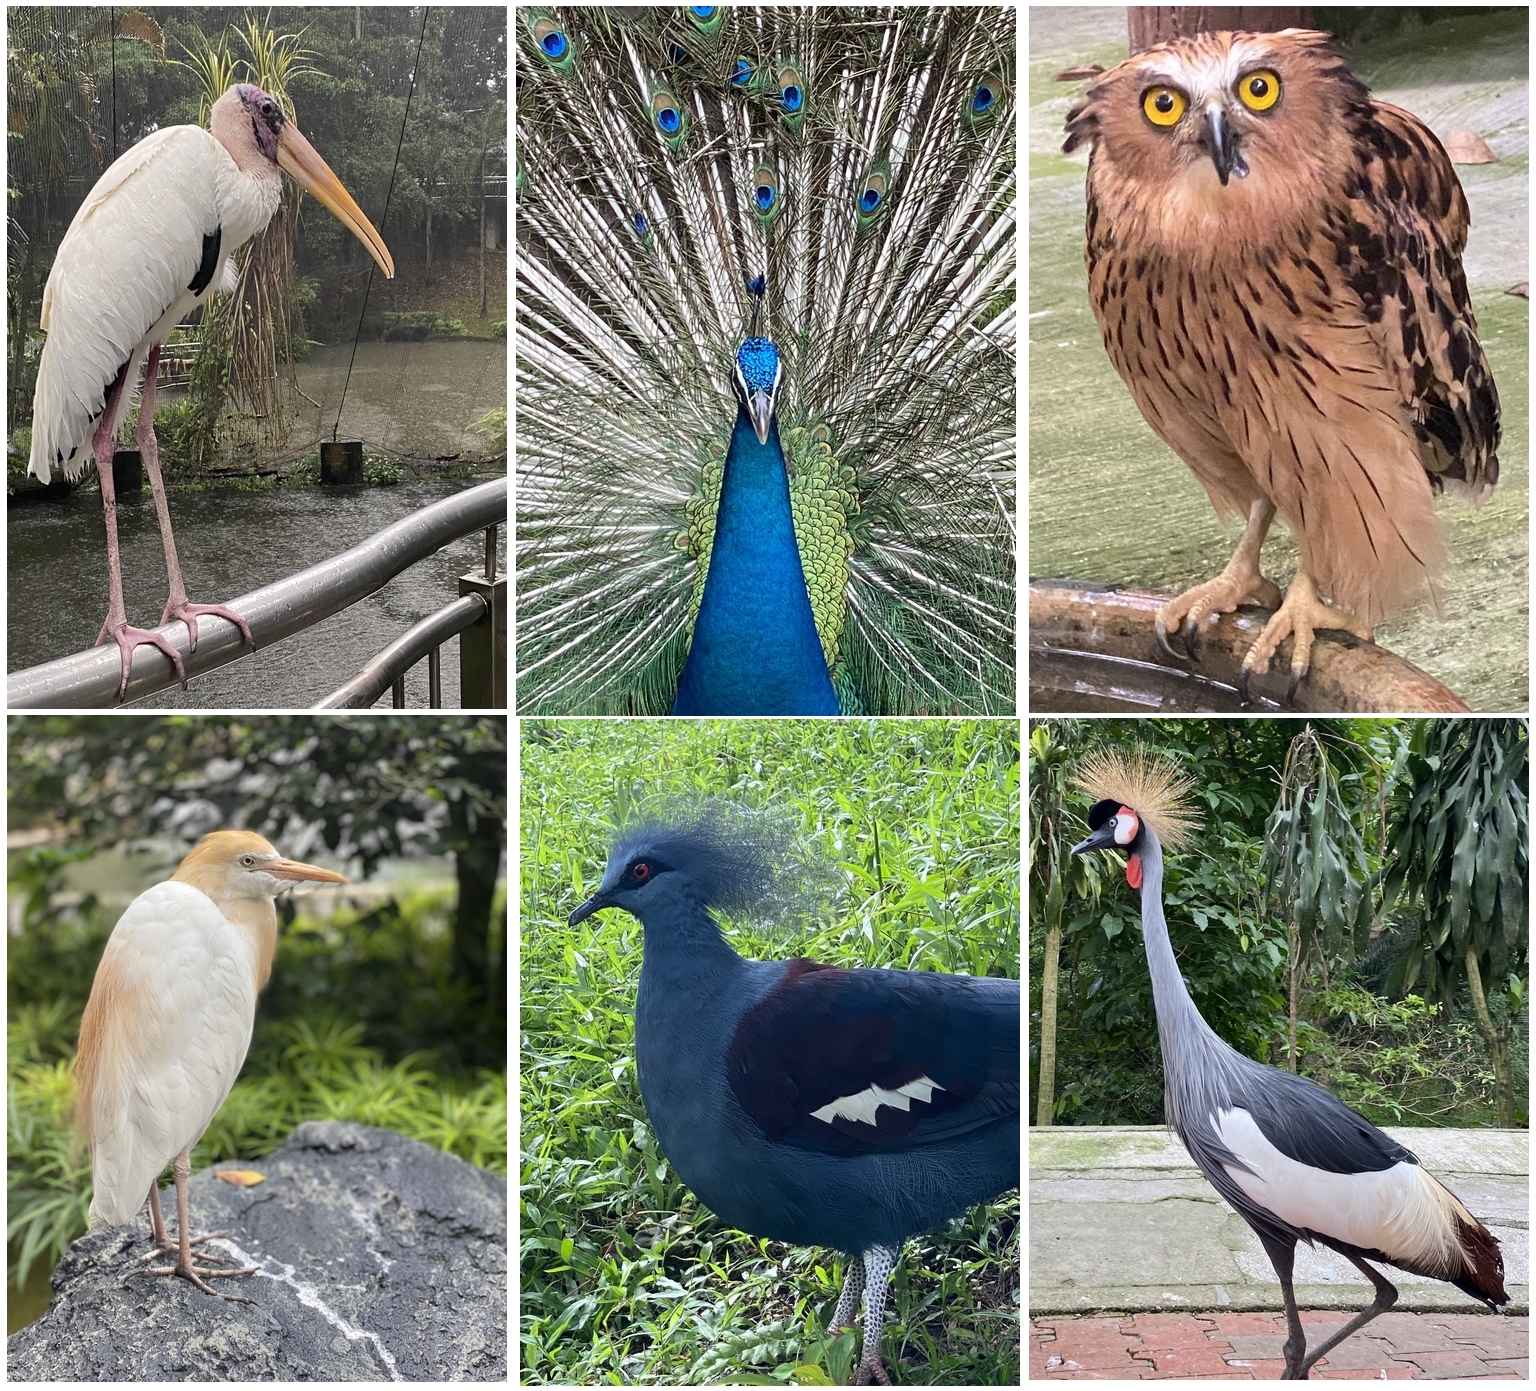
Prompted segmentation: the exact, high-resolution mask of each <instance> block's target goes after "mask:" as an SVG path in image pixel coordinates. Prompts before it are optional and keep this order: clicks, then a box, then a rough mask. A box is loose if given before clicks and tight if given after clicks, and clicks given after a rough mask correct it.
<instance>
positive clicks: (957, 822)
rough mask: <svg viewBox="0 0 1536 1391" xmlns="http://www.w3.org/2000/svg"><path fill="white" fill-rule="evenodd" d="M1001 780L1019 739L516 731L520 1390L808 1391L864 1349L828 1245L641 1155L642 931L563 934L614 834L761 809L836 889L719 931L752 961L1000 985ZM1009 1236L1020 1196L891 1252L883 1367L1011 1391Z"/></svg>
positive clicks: (1010, 800) (1011, 796)
mask: <svg viewBox="0 0 1536 1391" xmlns="http://www.w3.org/2000/svg"><path fill="white" fill-rule="evenodd" d="M1018 775H1019V768H1018V743H1017V726H1016V725H1015V724H1013V722H1011V721H991V722H989V721H975V720H970V721H958V720H957V721H941V720H909V721H854V720H844V721H791V720H710V721H659V722H652V721H625V722H609V721H601V720H594V721H587V720H567V721H561V722H559V723H547V722H543V721H525V722H524V725H523V745H522V771H521V789H522V791H521V795H522V819H521V828H522V840H523V845H522V879H521V883H522V894H523V900H522V913H521V922H522V933H523V950H522V959H521V960H522V984H521V991H520V1001H521V1012H520V1020H521V1042H520V1058H521V1063H520V1067H519V1086H520V1089H521V1098H522V1102H521V1114H522V1131H521V1160H520V1163H521V1169H522V1195H523V1196H522V1215H521V1226H520V1230H521V1240H522V1247H521V1251H520V1266H521V1270H522V1304H521V1308H522V1316H523V1329H522V1339H523V1379H524V1381H525V1382H536V1383H546V1384H564V1385H571V1384H576V1385H592V1384H597V1383H602V1382H624V1383H627V1384H631V1385H637V1384H687V1383H693V1382H701V1381H706V1380H713V1381H716V1382H718V1381H723V1380H729V1381H732V1382H736V1383H748V1382H750V1381H751V1380H752V1379H761V1380H763V1381H764V1382H766V1381H769V1380H771V1381H773V1382H775V1383H780V1384H782V1383H784V1382H795V1383H798V1384H825V1382H823V1381H818V1380H817V1377H818V1376H824V1377H827V1378H828V1379H837V1380H846V1379H847V1376H848V1371H849V1368H850V1366H851V1359H852V1358H853V1357H855V1356H856V1352H855V1350H854V1346H853V1341H852V1340H851V1339H850V1338H848V1337H844V1338H840V1339H837V1340H828V1339H827V1338H826V1336H825V1329H826V1326H827V1324H828V1322H829V1321H830V1318H831V1313H832V1309H833V1306H834V1304H835V1302H836V1298H837V1292H838V1289H839V1287H840V1285H841V1277H842V1271H841V1269H840V1268H838V1267H837V1266H835V1265H834V1259H835V1253H832V1252H827V1251H819V1250H804V1249H801V1248H795V1247H785V1246H783V1245H780V1244H778V1243H774V1242H767V1241H761V1240H758V1239H756V1238H753V1237H750V1236H747V1235H745V1234H743V1233H741V1232H736V1231H733V1230H731V1229H729V1228H726V1227H725V1226H723V1225H722V1224H721V1223H720V1221H719V1220H718V1219H717V1218H715V1217H714V1216H713V1215H712V1214H711V1213H709V1212H708V1211H707V1210H706V1209H704V1208H702V1207H701V1206H700V1205H699V1204H698V1203H697V1202H696V1201H695V1200H694V1198H693V1196H692V1195H691V1194H690V1193H689V1192H688V1190H687V1189H686V1188H685V1187H684V1186H683V1184H682V1183H681V1182H680V1181H679V1180H678V1178H677V1176H676V1174H675V1173H674V1172H673V1171H672V1168H671V1165H670V1164H669V1163H668V1162H667V1159H666V1156H665V1155H664V1154H662V1153H661V1152H660V1150H659V1149H658V1147H657V1145H656V1142H655V1139H654V1137H653V1136H652V1134H651V1129H650V1125H649V1122H648V1120H647V1117H646V1114H645V1108H644V1105H643V1103H642V1101H641V1098H640V1092H639V1087H638V1084H637V1080H636V1077H635V1061H634V1020H633V1009H634V988H635V982H636V979H637V977H638V972H639V966H640V957H641V946H642V942H641V932H640V928H639V924H638V923H636V922H635V921H634V920H633V919H631V918H629V917H628V916H627V915H625V914H622V913H618V912H611V913H606V914H603V915H601V916H600V917H597V918H593V919H589V920H588V921H587V922H585V923H582V924H580V925H579V927H577V928H574V929H573V928H570V927H568V926H567V925H566V918H567V916H568V915H569V913H570V911H571V909H572V908H573V907H575V905H576V904H577V902H579V901H580V899H581V898H582V897H584V896H585V894H586V893H587V892H589V891H590V889H591V888H592V887H593V886H594V885H595V883H596V882H597V880H598V878H599V877H600V875H601V873H602V868H603V865H604V863H605V862H606V859H607V844H608V840H609V838H610V836H611V835H612V833H613V831H614V830H615V829H616V828H617V827H618V826H620V825H623V824H625V823H626V822H628V821H629V820H630V819H631V818H632V817H634V816H636V815H640V814H644V813H645V812H646V811H649V810H655V809H657V808H660V807H666V806H670V805H674V804H675V803H676V801H677V800H678V799H679V798H682V799H684V800H685V801H686V800H690V799H691V800H693V801H694V802H695V803H696V802H697V801H698V800H701V799H703V798H705V797H721V798H725V799H727V800H729V801H732V802H735V803H737V804H741V805H745V806H752V807H760V808H772V809H773V810H774V811H775V813H776V814H777V815H778V816H780V817H782V818H784V819H785V820H786V821H787V822H790V823H792V824H793V826H794V827H795V832H796V837H797V839H799V840H800V841H801V842H802V843H803V844H804V845H806V846H808V847H815V849H816V851H817V852H818V861H819V864H820V866H821V868H822V870H823V871H824V877H825V879H826V881H827V883H826V887H827V889H828V891H829V897H826V898H823V899H821V900H820V901H819V902H818V903H817V905H816V908H817V911H816V912H815V914H814V916H813V919H812V920H809V921H806V922H805V923H804V924H803V926H802V927H800V928H798V929H796V930H794V931H792V932H787V931H786V930H785V929H784V928H783V927H780V928H778V929H774V928H771V927H764V926H762V925H755V924H750V923H747V922H732V923H730V924H728V929H727V930H728V934H729V936H730V938H731V940H732V942H733V944H734V945H735V946H736V948H737V949H738V950H739V951H741V952H742V953H743V954H744V955H747V956H758V957H765V958H782V957H784V956H786V955H789V954H791V953H798V954H803V955H806V956H811V957H814V958H816V959H818V960H824V961H832V962H835V963H837V964H840V965H862V966H900V967H908V968H915V969H934V970H942V971H955V970H960V971H967V972H971V973H974V974H993V975H1010V976H1011V975H1014V974H1015V973H1016V971H1017V966H1018V899H1019V881H1018V834H1019V825H1018V795H1019V786H1018ZM813 877H814V876H813ZM1017 1220H1018V1200H1017V1197H1016V1196H1013V1197H1010V1198H1009V1199H1008V1200H1007V1201H1004V1202H999V1203H997V1204H993V1205H991V1206H989V1207H987V1208H984V1209H976V1210H973V1211H972V1212H971V1213H970V1214H968V1215H967V1217H966V1218H964V1219H962V1220H961V1221H959V1222H957V1223H954V1224H951V1227H950V1229H949V1230H948V1231H947V1232H944V1233H940V1234H936V1235H932V1236H929V1237H927V1238H924V1239H921V1240H916V1241H913V1242H910V1243H908V1246H907V1250H906V1253H905V1256H904V1257H903V1260H902V1262H901V1264H900V1266H899V1267H898V1271H897V1275H896V1278H895V1280H894V1282H893V1307H894V1309H895V1311H896V1316H897V1319H898V1322H897V1323H896V1324H895V1325H893V1326H892V1327H891V1328H890V1329H889V1330H888V1332H887V1338H886V1348H887V1352H888V1354H889V1355H891V1356H897V1357H900V1358H902V1359H903V1361H902V1364H901V1366H900V1367H895V1366H893V1367H892V1371H893V1372H895V1373H897V1374H898V1375H902V1374H904V1375H905V1376H907V1377H908V1378H910V1379H911V1380H913V1381H916V1382H933V1383H936V1382H946V1383H963V1384H976V1385H1007V1384H1010V1383H1016V1382H1017V1380H1018V1375H1019V1364H1018V1345H1017V1336H1018V1329H1017V1298H1018V1289H1017V1283H1016V1282H1017V1259H1018V1244H1017V1243H1018V1236H1017ZM812 1368H815V1369H816V1370H815V1371H813V1370H811V1369H812Z"/></svg>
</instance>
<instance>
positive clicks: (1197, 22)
mask: <svg viewBox="0 0 1536 1391" xmlns="http://www.w3.org/2000/svg"><path fill="white" fill-rule="evenodd" d="M1125 14H1126V24H1127V27H1128V29H1129V31H1130V39H1131V52H1132V53H1142V52H1145V50H1147V49H1149V48H1151V47H1152V45H1153V44H1155V43H1162V42H1164V41H1165V40H1167V39H1178V38H1185V37H1188V36H1190V35H1193V34H1214V33H1217V32H1218V31H1220V30H1222V29H1248V30H1250V31H1252V32H1253V33H1256V34H1273V33H1275V32H1277V31H1278V30H1281V29H1310V28H1311V27H1312V10H1311V7H1310V6H1307V5H1128V6H1126V10H1125Z"/></svg>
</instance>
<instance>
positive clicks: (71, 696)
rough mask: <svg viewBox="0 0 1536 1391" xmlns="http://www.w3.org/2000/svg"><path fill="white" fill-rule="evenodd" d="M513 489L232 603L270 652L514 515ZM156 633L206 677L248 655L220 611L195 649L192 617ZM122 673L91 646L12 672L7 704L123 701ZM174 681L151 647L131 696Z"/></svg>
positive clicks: (387, 534)
mask: <svg viewBox="0 0 1536 1391" xmlns="http://www.w3.org/2000/svg"><path fill="white" fill-rule="evenodd" d="M507 489H508V480H507V479H505V478H496V479H492V480H491V481H490V482H489V483H480V484H477V485H476V486H475V487H473V488H466V489H465V490H464V491H463V492H462V493H455V494H454V496H452V497H450V498H444V499H443V500H442V501H441V502H434V503H433V504H432V505H431V506H429V507H423V508H422V509H421V510H420V511H419V512H413V513H412V514H411V515H410V516H409V517H402V518H401V519H400V520H399V521H398V522H395V523H393V524H392V525H391V526H387V527H385V528H384V529H383V530H382V531H379V532H375V533H374V534H373V535H372V536H370V537H369V538H368V539H367V540H366V541H362V542H360V543H359V544H357V545H356V546H353V547H352V549H351V550H349V551H343V552H342V553H341V554H340V555H338V556H332V557H331V559H329V560H323V561H321V562H320V564H318V565H313V566H311V567H310V568H309V569H308V570H301V571H300V572H299V573H298V574H297V575H289V576H288V578H287V579H282V580H278V581H276V582H275V583H273V584H269V585H266V586H264V587H263V588H261V589H258V590H255V591H253V592H252V593H250V594H246V595H242V596H241V597H240V598H238V599H232V600H230V603H229V607H230V608H232V609H234V610H235V611H236V612H237V613H239V614H240V615H241V616H242V617H243V618H244V619H245V620H246V621H247V622H248V623H249V624H250V625H251V635H252V636H253V637H254V638H255V639H256V649H257V651H258V652H261V651H264V650H265V649H266V648H268V647H270V646H271V645H272V644H273V643H275V642H278V641H280V640H281V639H282V638H286V637H290V636H292V635H293V634H294V633H297V632H299V631H301V630H302V629H304V628H309V627H312V626H313V625H314V624H316V623H319V622H320V621H321V620H323V619H326V618H329V617H330V616H331V615H332V614H333V613H339V612H340V611H341V610H342V609H344V608H347V607H348V606H349V605H351V604H355V603H357V602H358V600H360V599H366V598H367V597H368V596H369V595H370V594H373V593H375V592H376V591H378V590H380V589H382V588H383V587H384V586H385V585H386V584H388V583H389V581H390V580H392V579H394V577H395V576H396V575H398V574H399V573H400V572H401V571H402V570H406V569H409V568H410V566H412V565H414V564H415V563H416V562H417V561H418V560H424V559H426V557H427V556H429V555H432V554H434V553H435V552H437V551H439V550H441V549H442V548H443V547H444V546H446V545H448V544H449V543H450V542H453V541H457V540H458V539H459V538H460V537H463V536H468V535H469V534H470V533H471V532H474V531H480V530H483V529H484V528H485V527H488V526H490V525H492V524H493V523H497V522H500V521H501V520H502V519H503V518H504V517H505V516H506V514H507ZM156 631H157V632H158V633H159V634H160V635H161V636H162V637H163V638H165V639H166V641H167V642H169V643H171V645H172V646H174V647H175V648H176V650H177V651H178V652H180V653H181V658H182V661H183V662H185V663H186V669H187V675H188V676H189V677H191V676H201V675H202V674H203V673H205V672H209V671H214V670H216V669H217V668H219V667H221V666H226V665H228V664H229V663H230V662H233V661H235V660H237V659H238V658H240V657H244V656H250V655H251V650H250V648H249V647H246V646H245V645H244V644H243V643H242V641H241V638H240V633H239V630H238V629H236V628H235V626H234V625H233V624H232V623H229V622H226V621H225V620H224V619H222V618H201V619H199V620H198V638H197V651H196V652H193V651H191V650H190V648H189V647H188V642H187V625H186V624H185V623H182V622H179V621H178V622H174V623H167V624H165V625H163V626H162V627H160V628H158V629H157V630H156ZM121 676H122V666H121V661H120V658H119V657H118V651H117V647H116V646H115V645H112V646H108V647H91V648H87V649H86V650H85V651H84V652H76V653H74V654H73V655H72V656H68V657H59V658H57V659H55V660H54V661H51V662H44V663H43V664H42V665H41V666H35V667H29V668H28V669H27V670H25V671H16V672H12V673H11V674H10V676H9V677H8V678H7V679H6V703H7V705H8V707H9V708H10V709H12V710H55V709H64V710H74V709H92V708H101V707H110V706H113V705H116V704H117V703H118V702H117V683H118V680H119V679H120V678H121ZM175 684H176V675H175V673H174V671H172V669H171V664H170V663H169V662H168V661H167V660H166V659H165V657H164V656H163V655H162V654H161V653H159V652H158V651H156V650H155V649H154V648H150V647H140V648H138V649H137V650H136V651H135V653H134V659H133V673H132V675H131V676H130V677H129V680H128V693H127V697H126V699H127V700H128V701H134V700H140V699H142V698H143V697H145V696H148V695H154V694H155V693H156V692H157V691H164V690H169V689H170V688H171V687H172V686H174V685H175Z"/></svg>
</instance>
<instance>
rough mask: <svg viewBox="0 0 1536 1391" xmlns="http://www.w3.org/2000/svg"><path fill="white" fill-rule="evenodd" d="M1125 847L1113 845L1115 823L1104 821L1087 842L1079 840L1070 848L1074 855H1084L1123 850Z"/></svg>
mask: <svg viewBox="0 0 1536 1391" xmlns="http://www.w3.org/2000/svg"><path fill="white" fill-rule="evenodd" d="M1124 848H1125V847H1124V846H1122V845H1116V844H1115V823H1114V822H1113V821H1112V820H1111V821H1106V822H1105V823H1104V824H1103V825H1102V826H1100V827H1099V829H1098V830H1096V831H1095V832H1094V833H1093V834H1092V835H1091V836H1089V837H1088V839H1087V840H1080V841H1078V843H1077V844H1076V845H1074V846H1073V847H1072V853H1073V854H1074V855H1086V854H1087V853H1088V852H1089V851H1090V850H1123V849H1124Z"/></svg>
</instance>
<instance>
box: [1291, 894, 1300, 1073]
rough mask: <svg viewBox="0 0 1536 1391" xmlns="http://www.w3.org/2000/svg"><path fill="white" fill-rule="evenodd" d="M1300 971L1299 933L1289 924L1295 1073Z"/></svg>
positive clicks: (1292, 1051) (1292, 1047) (1294, 926)
mask: <svg viewBox="0 0 1536 1391" xmlns="http://www.w3.org/2000/svg"><path fill="white" fill-rule="evenodd" d="M1300 969H1301V933H1300V932H1299V931H1298V929H1297V927H1296V924H1295V922H1292V923H1291V1037H1290V1070H1291V1072H1292V1073H1293V1074H1294V1073H1295V1071H1296V995H1297V991H1298V989H1299V987H1300V981H1299V980H1298V978H1297V977H1298V975H1299V973H1300Z"/></svg>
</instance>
